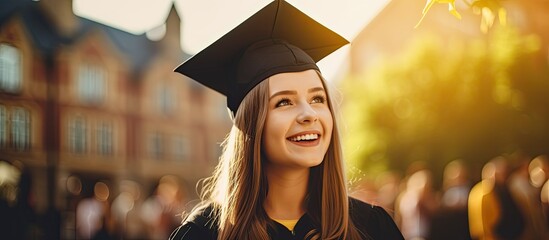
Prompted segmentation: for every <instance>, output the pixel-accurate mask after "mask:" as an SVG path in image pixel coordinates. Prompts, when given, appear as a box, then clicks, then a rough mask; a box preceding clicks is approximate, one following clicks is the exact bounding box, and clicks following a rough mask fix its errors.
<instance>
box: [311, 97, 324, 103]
mask: <svg viewBox="0 0 549 240" xmlns="http://www.w3.org/2000/svg"><path fill="white" fill-rule="evenodd" d="M325 101H326V99H325V98H324V96H314V97H313V100H312V101H311V103H324V102H325Z"/></svg>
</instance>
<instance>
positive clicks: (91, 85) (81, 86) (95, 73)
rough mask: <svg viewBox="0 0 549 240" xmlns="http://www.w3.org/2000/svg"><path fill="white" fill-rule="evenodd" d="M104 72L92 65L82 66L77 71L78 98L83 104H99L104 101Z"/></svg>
mask: <svg viewBox="0 0 549 240" xmlns="http://www.w3.org/2000/svg"><path fill="white" fill-rule="evenodd" d="M106 78H107V74H106V73H105V70H104V69H103V68H101V67H99V66H97V65H94V64H82V65H81V66H80V68H79V70H78V82H77V88H78V97H79V99H80V100H81V101H82V102H83V103H87V104H99V103H102V102H103V100H104V99H105V93H106Z"/></svg>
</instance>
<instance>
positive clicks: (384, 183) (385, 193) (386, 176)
mask: <svg viewBox="0 0 549 240" xmlns="http://www.w3.org/2000/svg"><path fill="white" fill-rule="evenodd" d="M376 189H377V192H378V193H377V202H378V203H379V205H380V206H381V207H383V208H384V209H385V210H387V212H388V213H389V215H391V217H393V218H394V214H395V211H394V209H395V202H396V199H397V197H398V194H399V193H400V176H399V174H398V173H396V172H390V171H389V172H385V173H382V174H381V175H380V176H379V177H378V178H377V179H376Z"/></svg>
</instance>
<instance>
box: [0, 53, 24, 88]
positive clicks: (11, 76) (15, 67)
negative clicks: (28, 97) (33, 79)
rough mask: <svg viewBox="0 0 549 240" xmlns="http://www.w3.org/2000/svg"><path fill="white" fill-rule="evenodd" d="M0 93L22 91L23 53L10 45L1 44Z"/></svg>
mask: <svg viewBox="0 0 549 240" xmlns="http://www.w3.org/2000/svg"><path fill="white" fill-rule="evenodd" d="M0 91H2V92H8V93H18V92H19V91H21V53H20V51H19V49H17V48H16V47H13V46H11V45H8V44H4V43H1V44H0Z"/></svg>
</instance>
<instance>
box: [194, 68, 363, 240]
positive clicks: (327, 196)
mask: <svg viewBox="0 0 549 240" xmlns="http://www.w3.org/2000/svg"><path fill="white" fill-rule="evenodd" d="M318 75H319V76H320V79H321V80H322V84H323V86H324V88H325V89H326V94H327V98H328V99H327V100H328V101H327V102H328V106H329V108H330V110H331V111H332V117H333V118H334V123H336V121H335V114H334V110H333V109H334V108H333V104H332V102H331V99H330V97H329V94H328V91H327V88H326V83H325V81H324V79H323V78H322V76H321V75H320V73H318ZM268 102H269V84H268V81H262V82H261V83H259V84H258V85H257V86H256V87H255V88H254V89H252V90H251V91H250V92H249V93H248V94H247V96H246V97H245V98H244V100H243V101H242V103H241V105H240V107H239V110H238V111H237V112H236V116H235V118H234V124H233V127H232V129H231V131H230V133H229V135H228V136H227V138H226V139H225V141H224V142H223V154H222V155H221V157H220V162H219V164H218V165H217V167H216V169H215V171H214V174H213V175H212V176H211V177H210V178H207V179H205V181H204V187H203V189H202V194H201V197H202V200H203V201H202V206H203V207H204V206H206V205H208V204H213V205H214V208H215V209H216V213H217V216H216V217H217V222H218V224H219V236H218V239H270V237H269V235H268V233H267V226H268V223H269V222H270V220H269V217H268V216H267V214H266V212H265V210H264V209H263V201H264V200H265V199H266V197H267V191H268V183H267V179H266V176H265V174H264V172H263V166H262V165H263V162H262V159H263V158H262V151H261V139H262V134H263V127H264V125H265V120H266V117H267V106H268ZM342 159H343V158H342V152H341V142H340V138H339V132H338V128H337V124H334V127H333V131H332V137H331V142H330V145H329V147H328V150H327V152H326V155H325V156H324V159H323V161H322V163H321V164H320V165H318V166H315V167H313V168H311V172H310V176H309V187H308V191H309V192H308V197H307V200H308V202H307V212H308V214H309V215H310V216H311V217H312V218H313V220H314V221H315V222H317V224H319V225H320V226H321V230H320V232H316V231H312V232H310V233H309V234H308V235H309V236H312V239H360V236H359V234H358V231H357V229H356V228H355V227H354V224H353V223H352V220H351V219H350V217H349V202H348V195H347V188H346V179H345V175H344V169H343V160H342ZM319 182H321V183H322V184H318V183H319ZM311 183H316V184H311ZM319 186H320V187H319Z"/></svg>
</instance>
